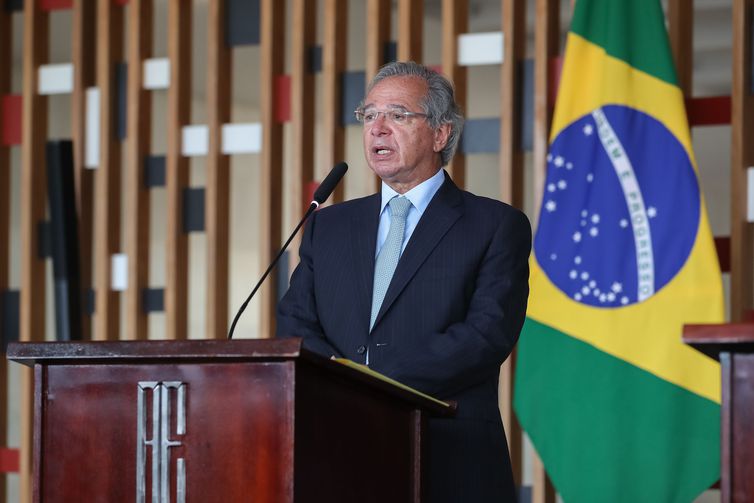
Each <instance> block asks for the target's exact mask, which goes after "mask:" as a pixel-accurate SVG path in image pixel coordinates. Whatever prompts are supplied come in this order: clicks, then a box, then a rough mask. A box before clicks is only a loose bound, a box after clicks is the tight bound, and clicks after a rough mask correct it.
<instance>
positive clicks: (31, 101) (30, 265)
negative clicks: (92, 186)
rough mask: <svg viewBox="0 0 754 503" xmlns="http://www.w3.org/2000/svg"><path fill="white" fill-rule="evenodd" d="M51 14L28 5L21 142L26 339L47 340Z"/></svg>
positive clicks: (28, 387)
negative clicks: (44, 253)
mask: <svg viewBox="0 0 754 503" xmlns="http://www.w3.org/2000/svg"><path fill="white" fill-rule="evenodd" d="M48 25H49V23H48V16H47V13H45V12H43V11H42V10H41V9H40V7H39V3H38V2H34V1H26V2H25V4H24V36H23V44H24V45H23V58H24V61H23V112H22V117H23V119H22V120H23V124H22V135H23V144H22V146H21V250H22V253H21V313H20V319H19V325H20V326H19V329H20V339H21V340H22V341H41V340H44V333H45V307H44V306H45V286H46V285H45V261H44V260H43V259H41V258H40V257H39V255H38V249H39V248H38V224H39V222H40V221H42V220H43V219H44V218H45V212H46V204H45V203H46V194H45V189H46V187H47V174H46V169H45V162H46V159H45V136H46V134H47V98H46V97H45V96H42V95H39V94H37V87H38V75H39V73H38V69H39V66H40V65H42V64H45V63H46V62H47V57H48V47H49V42H48V40H49V33H48ZM32 392H33V389H32V374H31V371H30V370H29V369H27V368H24V369H23V370H22V372H21V439H20V443H21V459H20V465H19V474H20V488H19V492H20V500H21V501H22V502H27V501H30V500H31V469H32V456H31V445H32V443H31V442H32V418H33V400H32V396H33V393H32Z"/></svg>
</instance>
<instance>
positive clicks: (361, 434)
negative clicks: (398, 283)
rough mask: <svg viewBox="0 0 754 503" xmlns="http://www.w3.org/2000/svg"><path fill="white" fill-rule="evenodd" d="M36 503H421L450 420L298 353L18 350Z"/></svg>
mask: <svg viewBox="0 0 754 503" xmlns="http://www.w3.org/2000/svg"><path fill="white" fill-rule="evenodd" d="M8 357H9V359H11V360H13V361H16V362H20V363H23V364H26V365H29V366H33V367H34V381H35V389H34V446H33V459H34V475H33V481H34V490H33V494H34V500H35V501H46V502H48V501H107V502H113V501H137V502H140V501H144V502H146V501H151V502H155V501H160V502H167V501H177V502H185V501H198V502H212V501H217V502H237V501H239V502H240V501H254V502H270V503H284V502H296V503H303V502H323V501H327V502H341V501H342V502H354V501H360V502H370V501H374V502H384V501H390V502H401V501H406V502H409V501H410V502H417V501H421V495H422V476H421V474H422V450H423V449H424V447H423V443H422V428H423V425H424V424H425V422H426V415H427V414H446V413H447V412H448V410H447V407H445V406H444V405H443V404H441V403H439V402H436V401H433V400H431V399H429V398H426V397H422V396H418V395H416V394H414V393H411V392H409V391H406V390H403V389H400V388H398V387H396V386H393V385H391V384H390V383H387V382H384V381H381V380H379V379H376V378H374V377H372V376H369V375H366V374H363V373H361V372H359V371H357V370H354V369H352V368H349V367H346V366H344V365H342V364H340V363H337V362H334V361H330V360H327V359H325V358H321V357H319V356H318V355H314V354H311V353H308V352H306V351H304V350H302V349H301V342H300V340H299V339H282V340H238V341H209V340H207V341H169V342H168V341H145V342H88V343H38V344H29V343H27V344H18V343H16V344H11V345H10V346H9V348H8Z"/></svg>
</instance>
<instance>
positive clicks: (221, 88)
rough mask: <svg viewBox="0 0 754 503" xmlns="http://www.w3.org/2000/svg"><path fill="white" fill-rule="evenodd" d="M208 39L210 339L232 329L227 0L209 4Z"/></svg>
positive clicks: (221, 335)
mask: <svg viewBox="0 0 754 503" xmlns="http://www.w3.org/2000/svg"><path fill="white" fill-rule="evenodd" d="M208 21H209V26H208V38H207V125H208V127H209V152H207V185H206V188H205V192H204V198H205V199H204V208H205V224H206V225H205V230H206V232H207V322H206V323H207V325H206V334H205V337H207V338H221V337H225V336H226V335H227V330H228V258H229V257H228V248H229V235H228V223H229V220H230V157H228V156H227V155H225V154H223V153H222V127H223V124H226V123H228V122H230V97H231V82H232V80H233V79H232V73H231V70H232V67H231V65H230V49H229V48H228V46H227V45H226V44H225V1H224V0H211V1H210V4H209V20H208Z"/></svg>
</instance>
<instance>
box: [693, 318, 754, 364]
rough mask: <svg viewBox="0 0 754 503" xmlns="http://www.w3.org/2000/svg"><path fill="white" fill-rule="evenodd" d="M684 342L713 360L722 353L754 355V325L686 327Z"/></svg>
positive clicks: (723, 324)
mask: <svg viewBox="0 0 754 503" xmlns="http://www.w3.org/2000/svg"><path fill="white" fill-rule="evenodd" d="M683 342H685V343H686V344H688V345H690V346H691V347H693V348H695V349H697V350H699V351H701V352H702V353H704V354H706V355H707V356H710V357H712V358H716V359H719V357H720V353H724V352H730V353H754V323H719V324H714V325H686V326H684V327H683Z"/></svg>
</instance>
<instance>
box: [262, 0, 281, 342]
mask: <svg viewBox="0 0 754 503" xmlns="http://www.w3.org/2000/svg"><path fill="white" fill-rule="evenodd" d="M261 10H262V23H261V28H262V47H261V56H260V58H261V62H260V79H261V86H260V96H259V103H260V106H261V108H262V129H263V130H264V134H263V135H262V136H263V138H262V163H261V170H262V183H261V184H260V189H261V193H260V198H259V200H260V203H261V205H262V209H261V212H260V213H261V215H262V225H261V236H260V242H261V243H263V244H262V246H261V253H260V264H261V267H262V270H265V269H266V268H267V265H268V264H269V263H270V262H272V259H273V258H274V257H275V255H276V254H277V253H278V250H279V249H280V246H282V244H283V243H282V237H281V236H282V232H281V231H282V229H281V227H282V223H283V204H282V195H283V125H282V124H281V123H279V122H278V121H277V120H276V118H275V103H276V101H277V100H276V99H275V98H276V95H277V89H276V86H275V83H276V80H277V78H278V76H280V75H282V74H283V71H284V69H285V65H284V63H285V2H279V1H275V0H262V5H261ZM261 294H262V319H261V331H260V334H259V335H260V336H261V337H273V336H274V334H275V307H276V306H277V299H278V289H277V282H276V281H275V277H274V276H273V277H272V278H270V281H267V282H266V284H265V285H264V286H263V287H262V289H261Z"/></svg>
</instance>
